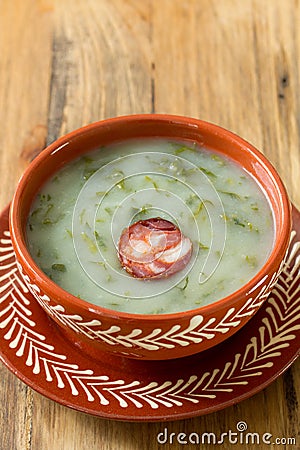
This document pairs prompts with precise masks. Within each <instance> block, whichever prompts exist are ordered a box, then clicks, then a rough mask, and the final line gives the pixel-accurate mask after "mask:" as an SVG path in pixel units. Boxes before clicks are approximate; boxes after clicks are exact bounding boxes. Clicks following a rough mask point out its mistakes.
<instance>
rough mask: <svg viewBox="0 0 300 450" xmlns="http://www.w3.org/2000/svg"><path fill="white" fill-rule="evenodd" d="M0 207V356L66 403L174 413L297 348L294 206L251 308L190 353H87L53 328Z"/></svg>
mask: <svg viewBox="0 0 300 450" xmlns="http://www.w3.org/2000/svg"><path fill="white" fill-rule="evenodd" d="M8 211H9V208H6V209H5V210H4V211H3V212H2V214H1V216H0V356H1V359H2V361H3V362H4V364H5V365H6V366H7V367H8V368H9V369H10V370H11V371H12V372H13V373H14V374H16V375H17V376H18V377H19V378H20V379H21V380H22V381H24V382H25V383H26V384H27V385H29V386H30V387H32V388H33V389H35V390H36V391H38V392H39V393H41V394H43V395H45V396H46V397H48V398H50V399H52V400H55V401H57V402H59V403H61V404H63V405H65V406H68V407H71V408H74V409H76V410H78V411H83V412H85V413H88V414H93V415H97V416H101V417H105V418H110V419H118V420H130V421H156V420H157V421H158V420H160V421H161V420H175V419H183V418H187V417H193V416H199V415H202V414H207V413H210V412H213V411H217V410H220V409H222V408H225V407H227V406H229V405H232V404H234V403H237V402H240V401H241V400H243V399H246V398H247V397H250V396H251V395H253V394H255V393H256V392H258V391H260V390H261V389H263V388H264V387H266V386H267V385H268V384H270V383H271V382H272V381H274V380H275V378H277V377H278V376H279V375H281V374H282V373H283V372H284V371H285V370H286V369H287V368H288V367H289V366H290V365H291V364H292V362H293V361H294V360H295V359H296V357H297V356H298V355H299V342H300V314H299V307H300V283H299V280H300V273H299V267H300V213H299V212H298V211H297V210H296V209H295V208H293V223H294V227H293V232H292V235H291V243H290V248H289V255H288V258H287V262H286V265H285V268H284V271H283V273H282V275H281V276H280V279H279V282H278V283H277V285H276V286H275V288H274V289H273V291H272V294H271V295H270V297H269V299H268V300H267V301H266V302H265V303H264V305H263V306H262V307H261V309H260V310H259V312H258V313H257V314H256V315H255V316H254V317H253V318H252V319H251V320H250V321H249V322H248V324H247V325H246V326H245V327H243V328H242V329H241V330H240V331H239V332H238V333H236V334H235V335H234V336H233V337H231V338H230V339H227V340H226V341H224V342H223V343H222V344H220V345H218V346H216V347H214V348H212V349H210V350H207V351H205V352H202V353H200V354H198V355H194V356H190V357H186V358H181V359H177V360H169V361H157V362H156V361H138V360H129V359H126V358H119V357H113V356H110V355H109V354H105V353H102V354H99V359H97V360H93V359H91V358H89V357H87V356H86V355H84V354H83V353H81V351H80V349H77V348H76V347H75V346H73V345H72V344H71V343H70V342H68V341H66V339H65V337H64V336H63V335H62V334H61V333H60V331H59V329H58V328H57V326H56V325H55V324H54V322H52V320H51V319H49V318H48V317H47V316H46V314H45V313H44V311H43V310H42V309H41V308H40V306H39V305H38V303H37V302H36V301H35V299H34V298H33V297H32V295H31V294H30V293H29V292H28V289H27V288H26V287H25V285H24V283H23V282H22V279H21V277H20V275H19V272H18V268H17V266H16V262H15V256H14V252H13V249H12V246H11V240H10V236H9V232H8Z"/></svg>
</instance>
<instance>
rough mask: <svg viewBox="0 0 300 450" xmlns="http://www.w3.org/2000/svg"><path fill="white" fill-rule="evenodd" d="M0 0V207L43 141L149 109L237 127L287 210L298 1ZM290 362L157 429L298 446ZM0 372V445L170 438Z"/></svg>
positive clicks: (293, 177) (113, 445) (297, 92)
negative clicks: (233, 401)
mask: <svg viewBox="0 0 300 450" xmlns="http://www.w3.org/2000/svg"><path fill="white" fill-rule="evenodd" d="M0 7H1V9H0V11H1V14H0V30H1V31H0V45H1V47H0V48H1V53H0V54H1V60H0V123H1V131H0V164H1V191H0V207H1V208H4V207H5V205H6V204H7V203H8V202H9V201H10V200H11V198H12V195H13V192H14V190H15V187H16V183H17V181H18V178H19V176H20V175H21V173H22V172H23V170H24V169H25V167H26V166H27V165H28V163H29V162H30V161H31V160H32V158H34V156H35V155H37V154H38V153H39V152H40V151H41V150H42V149H43V148H44V147H45V145H46V144H47V143H50V142H52V141H53V140H54V139H56V138H57V137H58V136H60V135H62V134H65V133H66V132H68V131H71V130H73V129H75V128H78V127H80V126H82V125H84V124H88V123H90V122H93V121H96V120H99V119H103V118H107V117H112V116H116V115H124V114H133V113H149V112H155V113H173V114H182V115H188V116H194V117H198V118H201V119H204V120H207V121H211V122H214V123H217V124H219V125H221V126H223V127H225V128H228V129H230V130H232V131H234V132H236V133H238V134H240V135H241V136H243V137H244V138H245V139H247V140H249V141H250V142H251V143H253V144H254V145H255V146H256V147H258V148H259V149H261V150H262V151H263V152H264V153H265V154H266V155H267V156H268V157H269V159H270V160H271V161H272V162H273V163H274V165H275V166H276V168H277V169H278V171H279V173H280V174H281V176H282V178H283V180H284V181H285V183H286V186H287V188H288V191H289V194H290V197H291V199H292V201H293V202H294V204H295V205H296V206H297V207H298V208H300V189H299V178H300V27H299V24H300V3H299V2H298V1H297V0H286V1H284V2H283V1H282V0H252V1H251V0H59V1H55V0H12V1H8V0H1V1H0ZM299 369H300V361H299V360H298V362H296V363H295V364H294V365H293V366H292V368H290V369H289V370H288V371H287V372H286V373H285V374H284V375H282V376H281V377H280V378H279V379H277V380H276V381H275V382H274V383H272V384H271V385H270V386H269V387H268V388H266V389H265V390H263V391H262V392H260V393H259V394H256V395H255V396H254V397H252V398H250V399H248V400H245V401H243V402H242V403H240V404H238V405H235V406H232V407H230V408H228V409H226V410H223V411H220V412H217V413H213V414H210V415H207V416H202V417H199V418H194V419H189V420H185V421H177V422H171V423H169V424H168V430H169V432H170V433H171V432H175V433H179V432H180V431H183V432H186V433H191V432H193V431H194V432H198V433H203V432H205V431H207V432H208V431H214V432H215V433H218V434H220V433H222V432H226V431H227V430H229V429H232V430H235V429H236V428H235V427H236V423H237V422H238V421H241V420H243V421H245V422H247V424H248V426H249V427H250V428H251V430H252V431H253V430H254V431H256V432H257V433H264V432H270V433H272V434H273V435H274V436H280V437H286V438H287V437H294V438H296V439H297V444H298V447H297V446H295V445H281V446H280V447H279V448H286V449H289V448H291V449H294V448H299V446H300V434H299V430H300V427H299V394H300V375H299V373H300V370H299ZM0 379H1V384H0V404H1V410H0V448H1V450H19V449H21V450H29V449H30V450H41V449H52V450H62V449H63V450H83V449H90V450H94V449H95V450H96V449H97V450H99V449H103V450H105V449H107V450H108V449H113V450H115V449H122V450H126V449H128V450H129V449H130V450H131V449H137V450H142V449H156V448H160V447H161V448H166V449H169V448H170V449H171V448H172V449H175V448H182V446H181V445H180V444H178V443H177V444H176V443H173V444H166V445H164V446H159V444H158V443H157V440H156V436H157V433H158V432H160V431H162V429H163V427H164V425H163V424H162V423H143V424H138V423H121V422H113V421H107V420H103V419H99V418H95V417H92V416H87V415H84V414H83V413H79V412H76V411H73V410H70V409H67V408H66V407H63V406H60V405H59V404H56V403H54V402H53V401H50V400H48V399H46V398H44V397H42V396H41V395H39V394H37V393H36V392H34V391H32V390H31V389H30V388H28V387H27V386H26V385H24V384H23V383H22V382H20V381H19V380H18V379H17V378H16V377H15V376H14V375H13V374H12V373H10V372H9V371H8V370H7V369H6V368H5V367H4V366H3V365H1V367H0ZM234 447H235V446H234V445H233V446H232V448H234ZM186 448H188V446H186ZM189 448H195V446H191V447H189ZM201 448H203V449H209V448H212V447H211V445H203V446H201ZM224 448H225V447H224ZM226 448H229V447H226ZM230 448H231V447H230ZM236 448H258V447H255V446H253V445H249V446H247V445H243V446H242V445H240V446H236ZM259 448H270V446H267V445H265V446H264V444H261V445H260V447H259ZM272 448H274V447H273V446H272Z"/></svg>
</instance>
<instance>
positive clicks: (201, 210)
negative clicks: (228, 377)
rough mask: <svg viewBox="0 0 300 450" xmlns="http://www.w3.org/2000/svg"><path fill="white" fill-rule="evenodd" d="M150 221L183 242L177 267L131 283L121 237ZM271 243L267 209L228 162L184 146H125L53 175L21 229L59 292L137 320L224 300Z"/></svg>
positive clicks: (264, 255)
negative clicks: (182, 261)
mask: <svg viewBox="0 0 300 450" xmlns="http://www.w3.org/2000/svg"><path fill="white" fill-rule="evenodd" d="M155 217H160V218H162V219H165V220H168V221H170V222H172V223H173V224H175V225H176V226H177V227H178V228H179V229H180V230H181V232H182V233H183V235H184V236H187V237H188V238H189V239H190V240H191V242H192V249H193V250H192V256H191V259H190V261H189V263H188V264H187V266H186V267H185V268H184V269H183V270H181V271H179V272H177V273H175V274H173V275H170V276H169V277H166V278H163V279H137V278H134V277H132V276H131V275H130V274H128V273H127V272H126V271H125V270H124V269H123V268H122V267H121V264H120V261H119V259H118V242H119V238H120V236H121V234H122V231H123V230H124V229H125V228H126V227H128V226H130V225H131V224H133V223H135V222H137V221H138V220H145V219H149V218H155ZM273 239H274V222H273V216H272V212H271V209H270V205H269V203H268V201H267V200H266V198H265V196H264V194H263V192H262V190H261V189H260V188H259V186H258V185H257V183H256V182H255V181H254V180H253V178H252V177H251V176H250V175H249V174H248V173H247V172H246V171H244V170H243V169H242V168H241V167H239V166H238V165H237V164H235V163H234V162H233V161H232V160H230V159H229V158H226V157H224V156H223V155H221V154H219V153H217V152H212V151H211V150H208V149H205V148H202V147H200V146H199V145H197V144H196V143H194V142H188V141H185V142H178V141H172V140H163V139H151V140H150V139H142V140H130V141H126V142H122V143H117V144H114V145H111V146H107V147H103V148H100V149H98V150H95V151H93V152H91V153H89V154H87V155H85V156H83V157H81V158H79V159H77V160H75V161H74V162H72V163H69V164H68V165H66V166H65V167H64V168H63V169H61V170H60V171H58V172H57V173H56V175H55V176H54V177H52V178H51V179H50V180H48V181H47V182H46V183H45V185H44V186H43V188H42V190H41V191H40V192H39V194H38V195H37V197H36V199H35V201H34V203H33V205H32V208H31V212H30V215H29V219H28V223H27V241H28V248H29V250H30V253H31V255H32V257H33V258H34V260H35V261H36V263H37V264H38V266H39V267H40V268H41V269H42V270H43V271H44V273H45V274H46V275H47V276H48V277H49V278H51V279H52V280H53V281H54V282H55V283H57V284H58V285H60V286H61V287H62V288H63V289H65V290H66V291H69V292H70V293H72V294H74V295H75V296H77V297H80V298H82V299H84V300H87V301H88V302H90V303H93V304H97V305H101V306H103V307H106V308H109V309H115V310H118V311H125V312H130V313H137V314H157V313H160V314H164V313H173V312H179V311H185V310H190V309H193V308H198V307H200V306H203V305H206V304H209V303H211V302H214V301H216V300H219V299H220V298H222V297H224V296H226V295H228V294H230V293H232V292H233V291H235V290H237V289H238V288H240V287H241V286H242V285H244V284H245V283H246V282H248V281H249V280H250V279H251V278H252V277H253V276H254V275H255V274H256V273H257V272H258V271H259V269H260V268H261V267H262V266H263V264H264V263H265V261H266V259H267V257H268V255H269V254H270V251H271V248H272V244H273Z"/></svg>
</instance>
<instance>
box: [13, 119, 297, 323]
mask: <svg viewBox="0 0 300 450" xmlns="http://www.w3.org/2000/svg"><path fill="white" fill-rule="evenodd" d="M152 121H158V122H159V123H169V124H170V125H171V124H172V123H173V124H180V125H183V126H184V127H188V128H191V127H194V128H198V129H199V133H201V130H204V129H205V130H208V131H209V133H210V134H211V135H216V136H218V137H221V138H222V139H224V140H226V141H231V142H232V143H235V145H238V147H240V148H242V149H243V150H245V152H246V153H247V154H248V157H249V156H250V157H252V158H253V159H255V160H257V161H258V162H259V164H260V166H262V167H263V168H264V171H265V172H267V173H268V175H269V176H271V178H272V180H273V183H274V185H275V187H276V189H277V192H278V196H279V199H280V215H279V216H278V215H277V216H275V215H274V222H275V240H274V246H273V249H272V251H271V253H270V255H269V258H268V259H267V261H266V263H265V264H264V265H263V267H262V268H261V269H260V271H259V272H258V273H257V274H256V275H255V276H254V277H253V278H252V279H251V280H249V281H248V282H247V283H246V284H244V285H243V286H242V287H241V288H240V289H238V290H237V291H235V292H233V293H232V294H230V295H228V296H226V297H223V298H221V299H220V300H217V301H215V302H213V303H210V304H208V305H205V306H201V307H199V308H193V309H190V310H187V311H181V312H176V313H167V314H155V315H151V314H138V313H126V312H120V311H115V310H113V309H109V308H105V307H102V306H98V305H95V304H93V303H90V302H88V301H86V300H82V299H80V298H78V297H76V296H74V295H72V294H70V293H69V292H67V291H65V290H64V289H63V288H61V287H60V286H58V285H57V284H56V283H54V282H53V281H52V280H50V279H49V278H48V277H47V276H46V275H45V274H44V273H43V272H42V270H41V269H40V268H39V267H38V266H37V264H36V263H35V261H34V260H33V258H32V257H31V255H30V253H29V251H28V249H27V246H26V242H25V236H24V233H23V231H22V217H21V210H22V196H23V193H24V190H25V187H26V185H27V184H28V183H30V180H31V179H32V178H33V177H34V173H35V171H38V170H39V168H40V166H41V165H42V164H43V163H44V162H45V160H47V159H48V158H49V157H51V155H52V154H53V153H54V152H55V151H57V150H58V149H60V148H61V147H63V146H65V145H67V144H68V143H69V142H71V141H72V140H74V139H76V137H78V136H82V135H84V134H86V133H87V132H93V131H94V130H95V131H96V130H97V129H98V128H99V127H102V126H109V125H110V124H113V125H118V123H119V124H121V125H124V124H126V123H127V124H128V123H130V122H131V123H139V122H143V123H148V122H152ZM145 137H147V134H145ZM159 137H167V136H159ZM172 137H175V136H172ZM178 138H180V136H178ZM223 153H224V152H223ZM252 176H254V175H253V173H252ZM255 178H256V177H255ZM259 185H260V183H259ZM33 198H34V195H33V196H32V199H33ZM270 203H271V202H270ZM271 209H272V212H273V214H274V210H273V208H271ZM278 218H279V219H280V220H278ZM276 219H277V220H276ZM9 224H10V232H11V237H12V242H13V246H14V250H15V252H16V255H17V259H18V261H19V262H20V263H21V265H22V266H23V267H24V269H25V273H27V274H28V275H29V277H30V279H31V280H33V282H34V283H35V284H37V286H38V287H40V289H41V290H42V291H43V292H45V293H47V295H49V296H50V298H51V296H52V297H53V298H54V299H55V301H56V302H60V303H62V304H63V306H65V307H67V308H68V307H71V308H72V309H76V308H80V309H81V310H82V311H84V312H86V313H91V312H92V313H94V314H99V315H101V316H107V317H113V318H114V319H117V318H119V319H127V320H132V319H138V320H139V321H143V322H154V321H160V322H168V321H170V320H172V319H178V318H182V319H184V318H189V317H190V316H194V315H196V314H206V315H211V314H215V313H216V312H217V311H218V310H219V309H220V308H222V307H225V306H226V307H228V308H229V307H232V306H233V305H235V304H236V303H238V302H239V301H241V299H243V298H244V299H245V298H246V297H247V295H248V294H249V292H250V291H252V290H254V288H255V286H256V285H259V282H260V281H261V280H262V279H263V278H264V277H265V276H266V275H268V274H269V273H271V274H273V272H274V267H275V268H276V270H277V268H278V265H279V264H280V262H281V261H282V260H283V258H284V256H285V253H286V250H287V247H288V243H289V239H290V232H291V205H290V202H289V199H288V195H287V192H286V189H285V187H284V185H283V182H282V181H281V178H280V177H279V175H278V173H277V171H276V170H275V168H274V167H273V165H272V164H271V163H270V162H269V161H268V160H267V159H266V157H265V156H264V155H263V154H262V153H261V152H260V151H259V150H257V149H256V148H255V147H253V146H252V145H251V144H250V143H248V142H247V141H245V140H244V139H242V138H241V137H239V136H237V135H236V134H234V133H232V132H230V131H228V130H226V129H224V128H222V127H219V126H217V125H215V124H212V123H209V122H205V121H202V120H199V119H195V118H189V117H183V116H177V115H169V114H137V115H129V116H119V117H115V118H110V119H106V120H102V121H99V122H95V123H92V124H90V125H87V126H84V127H82V128H79V129H77V130H74V131H72V132H71V133H68V134H67V135H65V136H63V137H61V138H59V139H58V140H56V141H55V142H53V143H52V144H51V145H49V146H48V147H47V148H46V149H45V150H43V151H42V152H41V153H40V154H39V155H38V156H37V157H36V158H35V159H34V160H33V161H32V162H31V164H30V165H29V166H28V168H27V169H26V171H25V172H24V174H23V176H22V178H21V179H20V181H19V184H18V186H17V189H16V192H15V194H14V197H13V200H12V203H11V207H10V220H9Z"/></svg>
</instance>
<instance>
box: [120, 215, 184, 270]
mask: <svg viewBox="0 0 300 450" xmlns="http://www.w3.org/2000/svg"><path fill="white" fill-rule="evenodd" d="M191 256H192V242H191V240H190V239H189V238H187V237H185V236H184V235H183V234H182V233H181V231H180V230H179V228H178V227H177V226H175V225H174V224H173V223H172V222H170V221H168V220H165V219H162V218H160V217H155V218H151V219H147V220H139V221H138V222H135V223H134V224H132V225H130V226H129V227H127V228H125V229H124V230H123V231H122V234H121V236H120V240H119V244H118V257H119V260H120V263H121V265H122V267H123V268H124V269H125V270H126V271H127V272H128V273H130V274H131V275H132V276H133V277H136V278H163V277H168V276H170V275H172V274H174V273H176V272H178V271H180V270H182V269H184V267H185V266H186V265H187V264H188V262H189V260H190V258H191Z"/></svg>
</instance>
